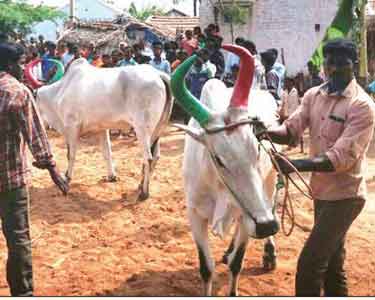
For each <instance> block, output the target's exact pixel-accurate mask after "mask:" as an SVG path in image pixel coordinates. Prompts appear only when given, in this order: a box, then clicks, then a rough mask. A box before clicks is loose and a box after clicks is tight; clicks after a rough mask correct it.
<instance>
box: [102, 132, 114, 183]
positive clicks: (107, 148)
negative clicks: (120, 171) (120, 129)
mask: <svg viewBox="0 0 375 300" xmlns="http://www.w3.org/2000/svg"><path fill="white" fill-rule="evenodd" d="M100 139H101V144H102V152H103V157H104V159H105V161H106V164H107V174H108V178H107V179H108V181H109V182H116V181H117V176H116V171H115V167H114V163H113V160H112V149H111V140H110V138H109V130H106V131H105V132H104V133H103V134H102V135H101V136H100Z"/></svg>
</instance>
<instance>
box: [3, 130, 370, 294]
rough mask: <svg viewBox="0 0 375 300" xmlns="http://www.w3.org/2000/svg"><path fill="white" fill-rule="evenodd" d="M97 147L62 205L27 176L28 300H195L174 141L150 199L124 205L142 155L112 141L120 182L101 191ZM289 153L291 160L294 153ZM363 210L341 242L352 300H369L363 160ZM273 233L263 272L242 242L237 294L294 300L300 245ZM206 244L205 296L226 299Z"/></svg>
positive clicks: (46, 184)
mask: <svg viewBox="0 0 375 300" xmlns="http://www.w3.org/2000/svg"><path fill="white" fill-rule="evenodd" d="M49 135H50V138H51V143H52V145H53V150H54V152H55V155H56V157H57V161H58V163H59V166H60V168H61V170H65V168H66V165H67V163H66V150H65V146H64V142H63V139H62V138H61V137H58V136H57V135H56V134H55V133H53V132H50V133H49ZM99 149H100V148H99V147H98V145H97V142H96V141H95V140H94V139H85V140H84V141H83V143H82V146H81V149H80V150H79V152H78V157H77V163H76V167H75V175H74V178H73V183H72V185H71V191H70V194H69V195H68V196H67V197H63V196H61V195H60V193H59V192H58V190H57V189H56V188H55V187H54V186H53V184H52V182H51V180H50V179H49V177H48V175H47V174H46V172H43V171H38V170H35V169H34V170H33V172H34V174H33V183H32V186H31V188H30V191H31V221H32V237H33V263H34V280H35V294H36V295H38V296H95V295H101V296H103V295H104V296H109V295H113V296H114V295H116V296H197V295H201V293H202V285H201V282H200V276H199V272H198V259H197V254H196V251H195V245H194V243H193V241H192V238H191V234H190V230H189V225H188V223H187V218H186V206H185V200H184V196H183V187H182V178H181V160H182V152H183V135H182V134H181V133H180V132H175V131H174V130H169V131H168V133H167V134H166V136H165V137H164V138H163V139H162V157H161V159H160V161H159V164H158V166H157V169H156V172H155V173H154V175H153V178H152V182H151V198H150V199H149V200H147V201H146V202H144V203H140V204H133V203H132V202H131V198H132V197H131V196H132V194H133V193H134V191H135V189H136V187H137V185H138V182H139V180H140V171H141V161H142V159H141V155H140V150H139V148H138V143H137V141H136V140H134V139H117V140H114V142H113V150H114V158H115V161H116V165H117V170H118V174H119V176H120V178H121V181H120V182H118V183H106V182H104V181H103V180H102V177H103V176H105V175H106V168H105V163H104V161H103V159H102V156H101V153H100V151H99ZM296 153H297V151H296V150H294V151H293V152H292V154H293V155H294V156H298V154H296ZM369 166H370V172H369V191H370V195H369V201H368V202H367V205H366V207H365V209H364V211H363V212H362V214H361V215H360V217H359V218H358V219H357V220H356V222H355V224H354V226H353V227H352V229H351V231H350V234H349V236H348V242H347V248H348V254H347V265H346V268H347V270H348V275H349V286H350V293H351V295H355V296H360V295H361V296H365V295H375V256H373V255H372V251H374V247H375V241H374V234H375V202H374V198H375V182H374V181H372V179H371V177H370V175H371V174H374V171H375V159H371V160H370V163H369ZM294 199H295V200H296V201H295V208H296V213H297V221H298V222H299V223H301V224H305V225H308V226H310V225H311V223H312V205H311V202H310V200H308V199H304V198H303V197H301V196H299V195H298V194H295V196H294ZM307 234H308V233H307V232H304V231H302V230H300V229H298V228H296V229H295V231H294V232H293V234H292V236H290V237H285V236H284V235H283V234H282V233H280V234H278V235H277V237H276V240H277V249H278V250H277V251H278V266H277V269H276V270H275V271H273V272H270V273H265V272H264V271H263V270H262V258H261V257H262V249H263V243H262V242H261V241H255V240H252V241H251V242H250V243H249V247H248V249H247V254H246V258H245V262H244V269H243V272H242V277H241V280H240V294H241V295H251V296H255V295H264V296H271V295H280V296H287V295H293V291H294V275H295V268H296V261H297V257H298V253H299V251H300V250H301V247H302V245H303V242H304V239H305V238H306V236H307ZM229 239H230V238H229V237H228V238H227V239H226V240H225V241H221V240H219V239H218V238H216V237H213V236H211V241H212V245H213V247H212V248H213V253H214V255H215V259H216V262H217V268H216V271H217V272H216V279H215V285H214V293H215V294H216V295H226V293H227V290H228V272H227V268H226V266H225V265H223V264H221V263H220V261H221V257H222V254H223V251H224V250H225V249H226V248H225V247H226V246H227V245H228V243H229ZM0 249H1V251H0V274H1V276H0V295H2V296H5V295H9V291H8V288H7V284H6V280H5V269H4V266H5V260H6V250H5V249H6V248H5V244H4V239H3V236H2V235H1V237H0Z"/></svg>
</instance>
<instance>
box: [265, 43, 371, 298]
mask: <svg viewBox="0 0 375 300" xmlns="http://www.w3.org/2000/svg"><path fill="white" fill-rule="evenodd" d="M323 54H324V70H325V74H326V77H327V82H326V83H324V84H322V85H320V86H317V87H314V88H311V89H310V90H308V91H307V92H306V94H305V96H304V98H303V100H302V103H301V105H300V106H299V107H298V108H297V110H296V111H295V112H294V113H293V114H292V115H291V116H290V117H289V118H288V119H287V120H286V121H285V122H284V123H283V125H281V126H280V127H278V128H274V129H270V130H268V134H269V136H270V138H271V139H272V140H273V141H274V142H276V143H280V144H289V145H294V146H296V145H297V144H298V142H299V140H300V137H301V135H302V134H303V132H304V131H305V129H306V128H309V132H310V139H311V142H310V154H311V158H308V159H297V160H291V161H290V162H291V163H292V164H293V165H294V166H295V167H296V168H297V169H298V170H299V171H301V172H312V175H311V179H310V185H311V189H312V196H313V198H314V221H315V222H314V227H313V228H312V231H311V233H310V236H309V237H308V238H307V241H306V242H305V245H304V247H303V249H302V252H301V254H300V257H299V259H298V266H297V274H296V295H297V296H320V293H321V289H322V288H323V290H324V294H325V296H336V297H337V296H347V295H348V287H347V278H346V274H345V270H344V262H345V238H346V234H347V232H348V230H349V228H350V226H351V224H352V222H353V221H354V220H355V219H356V218H357V216H358V215H359V213H360V212H361V210H362V208H363V206H364V204H365V199H366V198H367V191H366V181H365V176H364V171H365V169H366V152H367V149H368V146H369V143H370V140H371V138H372V134H373V130H374V119H375V105H374V103H373V101H372V99H371V98H370V97H369V95H367V94H366V92H365V91H364V90H363V89H362V88H361V87H360V86H359V84H358V83H357V82H356V80H355V78H354V71H353V66H354V64H355V63H356V62H357V49H356V46H355V44H354V43H353V42H351V41H348V40H344V39H336V40H332V41H329V42H327V44H326V45H325V46H324V48H323ZM277 160H278V162H279V164H280V168H281V170H282V171H283V173H291V172H293V169H292V168H291V167H290V166H289V165H288V164H286V163H285V162H284V161H283V160H282V159H281V158H280V157H279V158H278V159H277Z"/></svg>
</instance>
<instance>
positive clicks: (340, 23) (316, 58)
mask: <svg viewBox="0 0 375 300" xmlns="http://www.w3.org/2000/svg"><path fill="white" fill-rule="evenodd" d="M359 1H362V0H340V1H339V9H338V12H337V14H336V17H335V18H334V20H333V22H332V23H331V25H330V26H329V27H328V29H327V31H326V34H325V36H324V38H323V41H322V42H321V43H320V45H319V47H318V48H317V49H316V51H315V52H314V54H313V56H312V58H311V61H312V62H313V64H314V65H315V67H317V68H318V69H319V68H320V66H321V65H322V64H323V44H324V43H325V42H326V41H328V40H330V39H334V38H339V37H346V36H348V34H349V32H350V31H352V29H353V24H354V21H353V18H354V15H353V9H355V7H356V6H355V5H356V4H355V2H359Z"/></svg>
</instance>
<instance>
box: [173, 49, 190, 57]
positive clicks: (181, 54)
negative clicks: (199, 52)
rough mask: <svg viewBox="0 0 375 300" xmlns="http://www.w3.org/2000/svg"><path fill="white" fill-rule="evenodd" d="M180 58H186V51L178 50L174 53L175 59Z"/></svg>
mask: <svg viewBox="0 0 375 300" xmlns="http://www.w3.org/2000/svg"><path fill="white" fill-rule="evenodd" d="M181 56H186V57H188V56H189V54H188V53H187V52H186V50H184V49H180V50H178V51H177V53H176V57H181Z"/></svg>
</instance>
